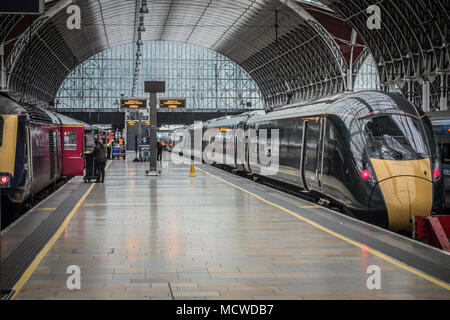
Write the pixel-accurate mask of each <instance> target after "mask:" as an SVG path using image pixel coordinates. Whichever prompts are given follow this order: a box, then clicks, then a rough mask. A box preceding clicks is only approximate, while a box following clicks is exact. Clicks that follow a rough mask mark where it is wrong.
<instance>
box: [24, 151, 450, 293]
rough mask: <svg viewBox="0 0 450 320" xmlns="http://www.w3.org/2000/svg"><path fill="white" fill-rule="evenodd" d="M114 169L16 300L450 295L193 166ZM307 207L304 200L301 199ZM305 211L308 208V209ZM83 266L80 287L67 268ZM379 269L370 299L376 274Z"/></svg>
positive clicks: (122, 163)
mask: <svg viewBox="0 0 450 320" xmlns="http://www.w3.org/2000/svg"><path fill="white" fill-rule="evenodd" d="M165 157H166V160H165V161H164V162H163V168H162V175H161V176H160V177H145V176H144V171H145V169H146V168H147V165H148V164H144V163H133V162H131V159H130V158H132V157H128V159H129V160H127V161H126V162H125V161H117V160H116V161H114V162H113V163H112V165H111V166H110V168H109V170H108V171H107V175H106V181H105V184H96V185H95V186H94V188H93V189H92V192H91V193H90V194H89V195H88V197H87V198H86V200H85V202H84V203H83V204H82V205H81V207H80V208H79V209H78V211H77V213H76V214H75V215H74V216H73V218H72V220H71V221H70V223H69V225H68V227H67V228H66V230H65V231H64V232H63V234H62V235H61V236H60V237H59V239H58V240H57V241H56V243H55V245H54V246H53V248H52V249H51V250H50V251H49V252H48V254H47V255H46V256H45V257H44V258H43V260H42V261H41V263H40V264H39V266H38V267H37V268H36V270H35V271H34V273H33V274H32V276H31V277H30V279H29V280H28V282H27V283H26V284H25V286H24V287H23V288H22V290H21V291H20V293H19V294H18V296H17V297H16V298H17V299H172V298H175V299H269V300H274V299H450V292H449V291H447V290H445V289H443V288H441V287H438V286H437V285H435V284H433V283H430V282H428V281H427V280H424V279H422V278H420V277H418V276H416V275H414V274H412V273H410V272H408V271H405V270H403V269H400V268H399V267H396V266H394V265H392V264H390V263H388V262H386V261H384V260H382V259H380V258H378V257H376V256H373V255H372V254H370V253H368V252H366V251H364V250H361V249H359V248H357V247H355V246H353V245H351V244H349V243H347V242H344V241H343V240H340V239H338V238H336V237H334V236H332V235H330V234H328V233H325V232H324V231H321V230H319V229H317V228H316V227H314V226H312V225H310V224H308V223H305V222H303V221H301V220H298V219H297V218H295V217H293V216H291V215H288V214H286V213H285V212H283V211H281V210H279V209H277V208H275V207H273V206H270V205H268V204H266V203H264V202H262V201H260V200H258V199H256V198H255V197H253V196H251V195H249V194H246V193H243V192H241V191H239V190H238V189H236V188H233V187H232V186H230V185H227V184H225V183H222V182H221V181H219V180H217V179H215V178H214V177H211V176H209V175H206V174H204V173H202V172H200V171H197V177H196V178H189V177H188V173H189V168H188V167H187V166H186V165H175V164H173V163H172V162H170V161H168V160H167V158H168V157H169V155H168V154H166V155H165ZM298 202H299V205H301V204H302V203H304V202H303V201H302V200H298ZM304 204H307V203H304ZM70 265H77V266H79V267H80V268H81V289H80V290H74V291H70V290H68V289H67V287H66V279H67V277H68V276H69V275H68V274H66V268H67V267H68V266H70ZM370 265H378V266H379V267H380V268H381V270H382V282H381V286H382V289H381V290H368V289H367V286H366V281H367V278H368V274H367V273H366V271H367V267H368V266H370Z"/></svg>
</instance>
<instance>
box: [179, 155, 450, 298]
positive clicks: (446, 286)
mask: <svg viewBox="0 0 450 320" xmlns="http://www.w3.org/2000/svg"><path fill="white" fill-rule="evenodd" d="M186 164H187V163H186ZM197 170H198V171H201V172H203V173H205V174H207V175H209V176H211V177H214V178H216V179H217V180H219V181H221V182H223V183H225V184H228V185H230V186H232V187H234V188H236V189H238V190H241V191H243V192H245V193H247V194H249V195H251V196H253V197H255V198H256V199H258V200H260V201H262V202H265V203H267V204H269V205H271V206H273V207H275V208H278V209H280V210H282V211H284V212H286V213H288V214H290V215H292V216H294V217H296V218H297V219H299V220H302V221H304V222H306V223H308V224H310V225H312V226H314V227H316V228H318V229H320V230H322V231H324V232H326V233H328V234H330V235H332V236H334V237H336V238H338V239H341V240H343V241H345V242H347V243H350V244H352V245H354V246H356V247H358V248H360V249H363V250H365V251H367V252H370V253H371V254H373V255H375V256H377V257H378V258H380V259H383V260H384V261H387V262H389V263H391V264H393V265H395V266H397V267H399V268H401V269H403V270H406V271H408V272H410V273H412V274H415V275H416V276H418V277H420V278H422V279H425V280H427V281H429V282H432V283H434V284H435V285H437V286H439V287H442V288H444V289H447V290H450V284H448V283H446V282H444V281H441V280H439V279H437V278H435V277H433V276H430V275H428V274H426V273H424V272H422V271H419V270H417V269H415V268H413V267H410V266H408V265H406V264H404V263H403V262H400V261H398V260H396V259H394V258H392V257H390V256H388V255H386V254H384V253H382V252H380V251H378V250H375V249H372V248H370V247H368V246H367V245H365V244H363V243H360V242H357V241H354V240H352V239H350V238H347V237H345V236H343V235H341V234H339V233H337V232H334V231H332V230H330V229H328V228H326V227H324V226H322V225H320V224H318V223H316V222H314V221H312V220H310V219H307V218H305V217H303V216H301V215H299V214H298V213H295V212H293V211H291V210H289V209H287V208H285V207H283V206H281V205H278V204H276V203H273V202H271V201H269V200H266V199H264V198H263V197H260V196H258V195H257V194H255V193H253V192H250V191H248V190H245V189H244V188H241V187H239V186H237V185H235V184H233V183H231V182H228V181H226V180H225V179H223V178H220V177H218V176H216V175H214V174H212V173H209V172H207V171H205V170H202V169H200V168H197Z"/></svg>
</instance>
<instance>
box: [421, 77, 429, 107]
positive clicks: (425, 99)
mask: <svg viewBox="0 0 450 320" xmlns="http://www.w3.org/2000/svg"><path fill="white" fill-rule="evenodd" d="M422 110H423V111H424V112H430V82H429V81H424V82H423V84H422Z"/></svg>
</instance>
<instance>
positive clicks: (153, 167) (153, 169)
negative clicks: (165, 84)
mask: <svg viewBox="0 0 450 320" xmlns="http://www.w3.org/2000/svg"><path fill="white" fill-rule="evenodd" d="M156 99H157V93H156V92H151V93H150V102H149V110H148V114H149V119H150V129H149V131H150V132H149V136H150V169H149V172H148V173H147V174H148V175H157V172H158V169H157V164H156V162H157V159H156V156H157V152H158V148H157V145H156V130H157V129H156V128H157V121H158V118H157V113H156V104H157V102H156Z"/></svg>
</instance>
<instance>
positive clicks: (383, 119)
mask: <svg viewBox="0 0 450 320" xmlns="http://www.w3.org/2000/svg"><path fill="white" fill-rule="evenodd" d="M362 121H364V122H365V125H364V126H363V128H364V129H363V132H364V135H365V136H366V141H367V145H366V147H367V151H368V154H369V156H370V157H371V158H375V159H382V160H418V159H428V158H429V157H430V154H429V151H428V147H427V145H428V144H427V139H426V137H425V133H424V128H423V125H422V123H421V120H419V119H415V118H412V117H408V116H404V115H395V114H394V115H383V116H376V117H372V118H366V119H363V120H362Z"/></svg>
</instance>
